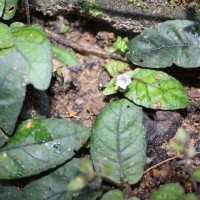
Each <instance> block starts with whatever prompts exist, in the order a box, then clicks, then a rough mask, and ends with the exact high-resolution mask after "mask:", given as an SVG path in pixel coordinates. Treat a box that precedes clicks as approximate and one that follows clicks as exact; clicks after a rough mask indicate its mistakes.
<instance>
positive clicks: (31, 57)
mask: <svg viewBox="0 0 200 200" xmlns="http://www.w3.org/2000/svg"><path fill="white" fill-rule="evenodd" d="M11 30H12V34H13V36H14V43H15V47H16V49H17V51H19V52H20V53H21V55H22V56H23V58H24V60H25V61H26V73H27V78H28V83H31V84H33V86H34V87H35V88H36V89H39V90H45V89H47V88H48V86H49V84H50V80H51V70H52V60H51V45H50V42H49V40H48V38H47V36H46V35H45V33H44V32H43V30H42V28H41V27H40V26H38V25H31V26H22V27H14V28H11Z"/></svg>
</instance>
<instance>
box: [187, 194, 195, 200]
mask: <svg viewBox="0 0 200 200" xmlns="http://www.w3.org/2000/svg"><path fill="white" fill-rule="evenodd" d="M184 200H197V197H196V196H195V194H194V193H188V194H186V195H185V198H184Z"/></svg>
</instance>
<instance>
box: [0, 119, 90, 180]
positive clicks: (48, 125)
mask: <svg viewBox="0 0 200 200" xmlns="http://www.w3.org/2000/svg"><path fill="white" fill-rule="evenodd" d="M89 135H90V131H89V130H88V129H87V128H86V127H84V126H82V125H78V124H76V123H73V122H70V121H67V120H64V119H37V120H36V119H35V120H28V121H24V122H23V123H22V124H21V125H20V126H19V127H18V129H17V131H16V133H15V135H14V136H13V137H12V138H11V139H10V140H9V141H8V144H7V145H6V146H4V148H2V149H1V150H0V168H1V170H0V179H13V178H21V177H27V176H31V175H35V174H39V173H41V172H43V171H46V170H48V169H51V168H54V167H56V166H57V165H59V164H61V163H63V162H65V161H66V160H68V159H70V158H71V157H72V156H73V155H74V154H75V152H76V151H77V150H78V149H79V148H80V147H81V146H82V145H83V144H84V143H85V142H86V140H87V139H88V137H89Z"/></svg>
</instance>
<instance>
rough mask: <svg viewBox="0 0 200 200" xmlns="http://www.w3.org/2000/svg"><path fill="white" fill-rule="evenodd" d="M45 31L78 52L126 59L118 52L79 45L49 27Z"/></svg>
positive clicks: (55, 39)
mask: <svg viewBox="0 0 200 200" xmlns="http://www.w3.org/2000/svg"><path fill="white" fill-rule="evenodd" d="M45 31H46V34H47V35H48V37H50V38H52V39H53V40H54V41H56V42H58V43H59V44H62V45H64V46H67V47H71V48H72V49H74V50H75V51H78V52H80V53H84V54H92V55H96V56H99V57H101V58H105V59H107V58H112V59H116V60H121V61H124V62H127V61H128V60H127V58H124V57H122V56H121V55H119V54H114V53H108V52H106V51H103V50H102V49H96V48H88V47H84V46H83V45H80V44H78V43H75V42H72V41H70V40H67V39H66V38H64V37H63V36H61V35H58V34H56V33H54V32H53V31H51V30H49V29H45Z"/></svg>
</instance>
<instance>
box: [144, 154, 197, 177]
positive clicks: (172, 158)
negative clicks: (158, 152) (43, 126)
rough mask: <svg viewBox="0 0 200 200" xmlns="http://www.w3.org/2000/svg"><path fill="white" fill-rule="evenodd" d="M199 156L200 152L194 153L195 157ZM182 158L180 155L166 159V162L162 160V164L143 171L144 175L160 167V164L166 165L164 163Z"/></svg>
mask: <svg viewBox="0 0 200 200" xmlns="http://www.w3.org/2000/svg"><path fill="white" fill-rule="evenodd" d="M199 154H200V152H196V153H195V156H196V155H199ZM182 157H183V156H182V155H177V156H174V157H171V158H168V159H166V160H163V161H162V162H160V163H157V164H156V165H154V166H152V167H150V168H148V169H147V170H145V171H144V174H146V173H147V172H149V171H150V170H152V169H154V168H156V167H158V166H160V165H162V164H164V163H166V162H169V161H171V160H174V159H176V158H182Z"/></svg>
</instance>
